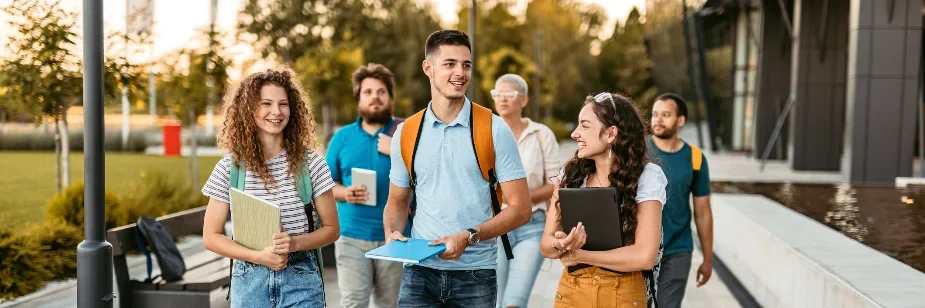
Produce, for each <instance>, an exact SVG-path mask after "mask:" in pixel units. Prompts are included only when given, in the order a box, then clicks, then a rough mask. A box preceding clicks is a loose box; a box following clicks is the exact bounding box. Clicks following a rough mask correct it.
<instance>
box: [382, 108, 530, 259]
mask: <svg viewBox="0 0 925 308" xmlns="http://www.w3.org/2000/svg"><path fill="white" fill-rule="evenodd" d="M431 103H433V102H431ZM471 115H472V103H470V102H469V100H468V99H466V102H465V105H464V106H463V108H462V110H460V112H459V115H458V116H457V117H456V120H455V121H453V122H451V123H449V124H446V123H443V122H441V121H440V120H439V119H437V116H435V115H434V113H433V111H432V110H431V107H430V104H428V105H427V111H426V112H425V113H424V123H423V125H424V126H423V128H422V129H421V139H420V140H419V142H418V143H419V145H418V150H417V154H416V159H415V163H414V170H415V173H416V175H417V176H416V178H415V179H416V180H417V212H416V213H415V216H414V223H413V226H412V228H411V235H412V237H414V238H419V239H426V240H434V239H438V238H441V237H444V236H447V235H451V234H455V233H458V232H462V231H465V230H466V229H468V228H473V227H476V226H478V225H480V224H482V223H484V222H486V221H488V220H489V219H491V217H492V214H491V196H490V193H489V190H488V181H486V180H485V179H483V178H482V172H481V171H480V170H479V165H478V162H477V161H476V159H475V150H474V149H473V147H472V136H471V132H470V131H469V117H470V116H471ZM403 127H404V123H403V124H401V125H399V126H398V130H396V131H395V138H392V171H391V173H390V174H389V179H391V181H392V184H395V185H396V186H399V187H411V185H410V176H409V175H408V168H406V167H405V162H404V160H403V159H402V155H401V138H399V136H401V132H402V128H403ZM491 133H492V137H493V140H494V146H495V169H496V173H497V175H498V182H499V183H503V182H508V181H513V180H518V179H523V178H526V172H524V167H523V164H522V163H521V162H520V152H519V151H518V150H517V142H516V141H515V140H514V134H513V133H511V129H510V128H508V126H507V124H505V123H504V121H503V120H501V118H500V117H498V116H497V115H492V119H491ZM497 243H498V239H497V238H494V239H490V240H485V241H482V242H480V243H478V244H476V245H474V246H470V247H467V248H466V251H465V252H463V254H462V256H461V257H460V258H459V260H457V261H447V260H443V259H440V258H438V257H433V258H430V259H428V260H426V261H424V262H423V263H422V264H421V265H422V266H425V267H429V268H434V269H438V270H476V269H495V267H497V260H496V258H497V253H498V246H497V245H498V244H497Z"/></svg>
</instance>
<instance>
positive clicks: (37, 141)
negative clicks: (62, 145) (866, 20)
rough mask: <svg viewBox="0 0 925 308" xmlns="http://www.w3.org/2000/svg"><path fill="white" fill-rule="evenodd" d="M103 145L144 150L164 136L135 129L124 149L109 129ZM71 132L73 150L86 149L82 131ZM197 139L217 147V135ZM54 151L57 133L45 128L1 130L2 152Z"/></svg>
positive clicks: (187, 140)
mask: <svg viewBox="0 0 925 308" xmlns="http://www.w3.org/2000/svg"><path fill="white" fill-rule="evenodd" d="M104 134H105V137H104V138H105V139H104V140H103V147H104V148H105V149H106V151H108V152H144V151H145V148H147V147H148V146H155V145H161V144H163V138H162V134H161V132H160V131H150V130H143V131H132V132H129V134H128V143H127V144H126V147H125V149H123V148H122V133H121V132H120V131H117V130H110V131H106V132H105V133H104ZM68 135H69V136H70V139H68V141H69V142H70V148H71V150H72V151H78V152H82V151H83V149H84V134H83V131H72V132H69V133H68ZM196 141H197V144H198V145H199V146H203V147H214V146H216V144H217V142H216V138H215V135H202V134H200V135H197V136H196ZM183 143H184V145H185V146H189V144H190V138H188V137H187V138H184V140H183ZM3 150H6V151H54V150H55V135H54V133H51V132H49V133H45V132H42V131H38V130H36V131H31V132H6V133H4V132H2V131H0V151H3Z"/></svg>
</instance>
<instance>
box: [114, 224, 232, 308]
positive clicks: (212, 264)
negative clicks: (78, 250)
mask: <svg viewBox="0 0 925 308" xmlns="http://www.w3.org/2000/svg"><path fill="white" fill-rule="evenodd" d="M205 214H206V208H205V207H200V208H195V209H191V210H187V211H183V212H179V213H175V214H170V215H167V216H163V217H159V218H157V221H158V222H160V223H161V225H162V226H164V229H166V230H167V233H169V234H170V236H171V237H173V238H174V240H176V239H177V238H179V237H181V236H185V235H194V234H200V235H201V234H202V224H203V219H204V218H205ZM106 240H107V241H109V243H111V244H112V259H113V269H114V271H115V274H116V287H118V290H119V293H118V295H117V298H116V300H118V301H119V306H120V307H140V308H144V307H172V308H174V307H209V305H210V300H209V293H210V292H211V291H213V290H217V289H219V288H223V287H226V286H228V285H229V284H230V283H231V277H230V275H229V274H230V273H229V271H228V266H229V265H230V263H229V260H228V259H227V258H224V257H221V256H219V255H217V254H215V253H212V252H210V251H205V252H202V253H198V254H195V255H193V256H184V260H183V261H184V263H186V274H184V275H183V279H182V280H180V281H175V282H165V281H163V279H161V278H157V279H154V281H152V282H148V283H146V282H144V281H143V280H144V278H147V277H146V276H145V277H143V278H142V279H141V280H137V279H132V277H131V276H130V274H129V269H128V264H127V263H126V259H125V257H126V254H127V253H130V252H140V250H139V248H138V244H137V241H136V239H135V225H134V224H132V225H128V226H122V227H118V228H114V229H111V230H109V232H107V234H106ZM152 267H155V268H156V267H157V262H156V258H155V257H154V256H153V252H152ZM157 272H159V271H154V272H153V273H152V277H153V276H154V275H156V273H157Z"/></svg>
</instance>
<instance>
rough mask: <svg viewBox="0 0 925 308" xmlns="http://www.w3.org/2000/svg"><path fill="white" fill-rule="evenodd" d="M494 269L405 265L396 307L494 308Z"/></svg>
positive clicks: (495, 277)
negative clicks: (444, 268)
mask: <svg viewBox="0 0 925 308" xmlns="http://www.w3.org/2000/svg"><path fill="white" fill-rule="evenodd" d="M497 279H498V277H497V275H496V274H495V270H471V271H466V270H462V271H441V270H436V269H432V268H427V267H423V266H417V265H409V266H406V267H405V270H404V274H403V275H402V278H401V291H400V292H399V293H398V307H402V308H416V307H421V308H424V307H427V308H431V307H467V308H468V307H471V308H494V307H495V299H496V297H495V296H496V294H497V292H498V290H497V286H498V283H497Z"/></svg>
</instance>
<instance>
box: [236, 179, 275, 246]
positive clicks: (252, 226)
mask: <svg viewBox="0 0 925 308" xmlns="http://www.w3.org/2000/svg"><path fill="white" fill-rule="evenodd" d="M231 211H232V217H231V224H232V226H233V228H234V229H233V230H234V238H233V239H234V241H235V242H236V243H238V244H240V245H241V246H244V247H247V248H250V249H252V250H263V249H264V248H266V247H268V246H273V234H276V233H279V232H280V230H282V226H281V224H280V218H279V206H277V205H275V204H273V203H270V202H267V201H264V200H261V199H260V198H257V197H254V196H253V195H251V194H248V193H246V192H244V191H241V190H239V189H236V188H231Z"/></svg>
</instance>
